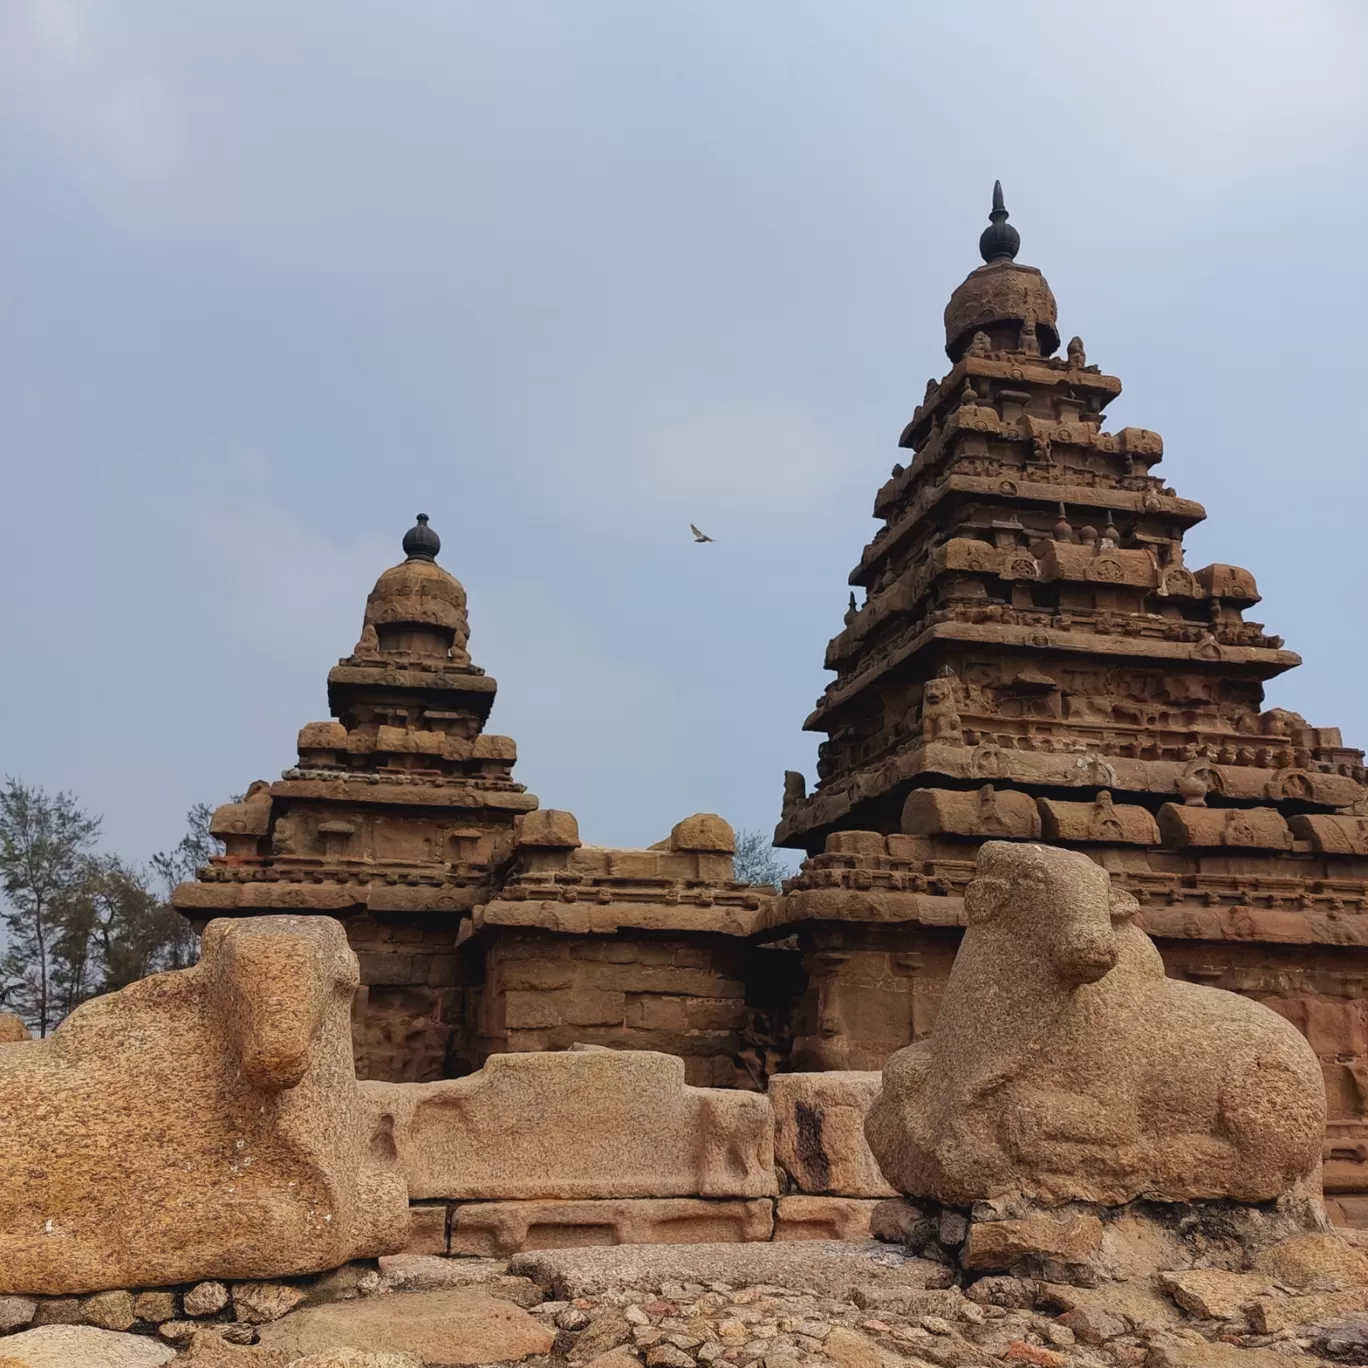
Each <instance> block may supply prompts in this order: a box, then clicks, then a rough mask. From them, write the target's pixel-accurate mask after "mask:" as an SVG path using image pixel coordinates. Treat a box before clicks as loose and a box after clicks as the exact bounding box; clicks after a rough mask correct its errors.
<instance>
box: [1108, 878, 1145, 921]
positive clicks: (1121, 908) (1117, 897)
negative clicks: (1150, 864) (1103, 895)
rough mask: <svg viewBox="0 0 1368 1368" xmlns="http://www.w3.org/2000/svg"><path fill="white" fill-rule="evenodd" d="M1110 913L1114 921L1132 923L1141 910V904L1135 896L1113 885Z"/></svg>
mask: <svg viewBox="0 0 1368 1368" xmlns="http://www.w3.org/2000/svg"><path fill="white" fill-rule="evenodd" d="M1109 901H1110V908H1109V910H1110V912H1111V918H1112V920H1113V921H1130V919H1131V918H1132V917H1133V916H1135V914H1136V913H1137V912H1139V910H1140V904H1139V903H1138V902H1137V901H1136V900H1135V895H1134V894H1132V893H1127V892H1126V890H1125V889H1124V888H1117V886H1116V885H1115V884H1113V885H1112V888H1111V894H1110V899H1109Z"/></svg>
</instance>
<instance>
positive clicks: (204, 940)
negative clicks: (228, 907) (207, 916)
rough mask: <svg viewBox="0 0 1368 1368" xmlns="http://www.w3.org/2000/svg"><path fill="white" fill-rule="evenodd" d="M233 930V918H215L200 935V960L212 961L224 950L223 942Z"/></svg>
mask: <svg viewBox="0 0 1368 1368" xmlns="http://www.w3.org/2000/svg"><path fill="white" fill-rule="evenodd" d="M232 929H233V919H232V918H231V917H215V918H214V920H213V921H211V922H210V923H209V925H208V926H206V927H205V928H204V931H203V933H202V934H201V935H200V959H201V960H212V959H213V958H214V956H215V955H217V954H218V952H219V951H220V950H221V949H222V948H223V942H224V941H225V940H226V939H227V938H228V933H229V931H231V930H232Z"/></svg>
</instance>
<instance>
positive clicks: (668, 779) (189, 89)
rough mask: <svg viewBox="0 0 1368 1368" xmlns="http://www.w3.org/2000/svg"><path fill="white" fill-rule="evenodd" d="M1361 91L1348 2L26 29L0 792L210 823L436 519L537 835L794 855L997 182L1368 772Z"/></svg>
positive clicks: (897, 4)
mask: <svg viewBox="0 0 1368 1368" xmlns="http://www.w3.org/2000/svg"><path fill="white" fill-rule="evenodd" d="M1365 70H1368V7H1366V6H1364V5H1363V4H1362V3H1361V0H1346V2H1345V3H1334V0H1298V3H1296V4H1292V3H1287V2H1286V0H1279V3H1268V2H1267V0H1198V3H1195V4H1194V3H1183V4H1170V3H1158V2H1156V0H1144V2H1143V3H1140V2H1139V0H1136V3H1130V4H1122V3H1114V4H1108V5H1096V4H1067V3H1050V4H1046V3H1043V2H1042V3H1037V4H1007V3H1003V2H1002V0H986V2H985V3H981V4H977V5H973V6H967V5H959V4H944V3H940V4H935V5H930V4H922V3H916V0H888V3H880V2H878V0H855V2H854V3H837V0H827V2H826V3H804V2H803V0H748V2H747V3H741V4H735V3H724V0H691V2H690V3H669V2H668V0H651V2H650V3H642V0H620V2H619V0H573V2H572V0H562V3H556V4H550V3H534V0H499V2H498V3H489V2H488V0H486V2H485V3H457V2H456V0H441V2H440V3H438V2H437V0H429V2H420V0H400V2H397V3H391V4H381V3H377V2H376V0H371V2H370V3H349V2H348V0H313V2H312V3H308V2H306V0H290V2H289V3H280V0H272V2H271V3H269V4H267V3H245V2H244V0H221V2H220V3H210V2H209V0H195V3H186V2H185V0H160V3H147V2H146V0H103V3H81V0H3V2H2V3H0V178H3V206H4V207H3V216H2V217H0V475H2V477H3V478H0V570H2V571H3V576H4V599H3V619H2V621H3V628H4V630H3V636H0V642H3V646H2V647H0V649H2V650H3V669H0V772H8V773H12V774H17V775H21V776H23V777H24V778H26V779H27V780H29V781H31V782H34V783H41V784H44V785H46V786H47V787H49V788H69V789H72V790H74V791H75V792H76V793H77V794H78V795H79V796H80V797H81V798H82V800H84V802H85V803H86V804H88V805H89V806H90V807H91V808H92V809H94V810H96V811H98V812H102V813H103V814H104V817H105V830H106V837H107V842H108V844H110V845H111V846H113V847H115V848H117V849H119V850H121V851H123V852H124V853H126V854H128V855H131V856H142V855H145V854H147V853H148V852H150V851H152V850H154V849H156V848H158V847H160V846H165V845H167V844H169V843H171V842H172V841H174V839H175V838H176V836H177V834H178V830H179V825H180V818H181V814H182V812H183V811H184V809H185V808H186V807H187V806H188V805H189V804H190V803H191V802H193V801H195V800H197V799H207V800H211V801H215V802H217V801H221V800H223V799H224V798H226V796H227V795H228V794H229V793H230V792H231V791H234V790H241V789H242V788H244V787H245V786H246V785H247V783H248V782H249V781H250V780H252V779H255V778H258V777H273V776H275V775H276V774H277V773H278V772H279V771H280V770H281V769H282V768H284V767H285V766H286V765H288V764H289V763H290V762H291V760H292V758H293V746H294V737H295V732H296V730H297V729H298V727H299V726H300V725H301V724H302V723H304V722H307V721H311V720H313V719H317V718H322V717H325V716H326V715H327V705H326V698H325V688H324V679H325V675H326V673H327V670H328V667H329V665H331V664H332V663H333V662H334V660H335V659H336V658H337V657H338V656H339V655H340V654H343V653H344V652H346V651H347V650H349V649H350V647H351V645H352V643H353V642H354V641H355V639H356V636H357V633H358V630H359V626H360V620H361V610H362V606H363V603H364V600H365V596H366V593H367V591H368V590H369V588H370V585H371V583H372V582H373V581H374V579H375V577H376V575H377V574H378V573H379V572H380V571H381V570H383V569H384V568H385V567H386V566H387V565H390V564H392V563H393V562H394V561H396V560H398V559H399V558H400V553H399V538H400V536H401V535H402V534H403V532H404V530H405V529H406V528H407V527H408V526H409V525H410V523H411V521H412V518H413V515H414V513H416V512H418V511H419V510H422V511H423V512H426V513H429V514H430V515H431V518H432V523H433V526H434V527H436V528H437V529H438V531H439V532H440V533H441V536H442V539H443V543H444V549H443V553H442V564H444V565H445V566H446V567H447V568H448V569H449V570H451V571H452V573H454V574H455V575H457V576H458V577H459V578H460V579H461V580H462V581H463V582H464V583H465V585H466V587H467V589H468V590H469V593H470V602H471V626H472V636H471V650H472V653H473V655H474V658H475V660H476V661H477V662H478V663H480V664H482V665H483V666H485V668H486V669H488V670H489V671H490V672H491V673H492V674H493V675H495V676H496V677H497V679H498V681H499V686H500V687H499V698H498V702H497V703H496V705H495V710H494V715H493V718H492V721H491V726H492V728H493V729H494V730H496V731H500V732H506V733H508V734H509V735H512V736H514V737H515V738H516V739H517V741H518V743H519V747H520V754H521V759H520V761H519V765H518V773H519V775H520V776H521V778H522V779H523V780H524V781H525V782H526V783H527V784H528V785H529V787H530V788H531V789H532V790H533V791H534V792H535V793H537V794H538V795H539V796H540V798H541V800H542V802H543V804H545V805H548V806H555V807H568V808H570V809H572V810H574V811H575V812H577V813H578V814H579V817H580V823H581V829H582V831H583V832H584V834H585V836H586V838H587V839H590V840H596V841H602V842H609V843H640V842H650V841H652V840H655V839H658V838H659V837H661V836H662V835H663V834H664V833H665V832H666V831H667V830H668V828H669V827H670V825H671V824H672V823H673V822H674V821H676V820H678V819H679V818H680V817H683V816H684V815H686V814H688V813H690V812H693V811H696V810H699V809H704V810H716V811H718V812H721V813H723V814H725V815H726V816H727V817H729V818H730V819H731V820H732V821H734V822H735V823H737V824H738V825H743V826H751V827H760V826H764V827H767V826H769V825H770V824H772V823H773V822H774V820H775V819H776V817H777V815H778V807H779V797H780V792H781V778H782V772H783V770H784V769H785V768H790V767H793V768H803V769H806V770H807V771H808V772H809V774H811V769H812V757H813V752H814V746H815V742H814V739H813V738H811V737H808V736H806V735H805V734H804V733H803V732H801V731H800V730H799V728H800V724H801V722H802V719H803V717H804V715H805V714H806V713H807V711H808V709H809V708H810V707H811V705H812V702H813V700H814V699H815V698H816V696H817V694H818V693H819V691H820V690H821V688H822V686H823V681H824V679H825V677H826V676H825V675H824V672H823V670H822V668H821V662H822V652H823V647H824V644H825V642H826V640H827V638H828V637H829V636H831V635H832V634H833V633H834V632H835V631H836V630H838V629H839V627H840V622H841V613H842V611H843V609H844V606H845V600H846V593H847V589H846V585H845V577H846V574H847V572H848V571H849V569H850V567H851V566H852V565H853V564H854V562H855V560H856V558H857V556H858V554H859V551H860V548H861V547H862V545H863V544H864V543H865V541H866V540H867V539H868V537H869V536H870V534H871V533H872V532H873V530H874V526H875V524H874V523H873V522H872V521H871V519H870V516H869V511H870V507H871V504H872V499H873V495H874V491H875V489H876V488H877V487H878V485H879V484H880V482H881V481H882V480H883V479H884V478H885V477H886V475H887V473H888V469H889V467H890V466H891V465H892V463H893V461H894V460H896V459H897V456H898V452H897V451H896V449H895V444H896V441H897V437H898V433H899V432H900V430H901V429H902V427H903V424H904V423H905V422H906V421H907V419H908V418H909V417H910V416H911V413H912V410H913V408H914V407H915V405H916V403H917V402H918V400H919V399H920V397H921V394H922V391H923V388H924V386H925V383H926V379H927V377H928V376H929V375H931V374H932V373H933V372H934V373H935V374H937V375H939V374H941V373H942V372H943V370H944V366H945V358H944V353H943V352H942V350H941V348H942V344H943V336H942V332H941V321H940V320H941V310H942V309H943V307H944V305H945V301H946V299H947V298H948V296H949V293H950V291H951V289H952V288H953V287H954V286H955V285H956V284H957V283H958V281H959V280H960V279H961V278H962V277H963V276H964V275H965V274H966V272H967V271H968V270H970V269H971V268H972V267H973V266H974V265H976V264H977V260H978V258H977V255H976V250H975V244H976V242H977V238H978V234H979V232H980V230H981V228H982V227H983V225H984V222H985V215H986V212H987V209H988V207H989V206H988V200H989V192H990V189H991V186H992V182H993V179H994V177H1001V178H1002V181H1003V184H1004V186H1005V188H1006V192H1007V204H1008V207H1009V208H1010V209H1011V211H1012V222H1013V223H1014V224H1015V225H1016V226H1017V227H1018V228H1019V230H1020V232H1021V235H1022V243H1023V245H1022V251H1021V255H1020V258H1019V259H1020V260H1022V261H1026V262H1029V263H1031V264H1033V265H1037V266H1039V267H1041V269H1042V270H1044V272H1045V273H1046V275H1047V276H1048V278H1049V280H1050V283H1051V285H1052V286H1053V288H1054V291H1055V294H1056V296H1057V297H1058V299H1059V304H1060V327H1061V330H1062V332H1063V334H1064V336H1066V337H1067V336H1069V335H1070V334H1071V333H1075V332H1076V333H1081V334H1082V336H1083V338H1084V340H1085V342H1086V343H1087V347H1088V355H1089V359H1090V360H1093V361H1097V362H1099V363H1100V364H1101V365H1102V367H1103V369H1104V370H1107V371H1110V372H1112V373H1115V374H1119V375H1120V376H1121V377H1122V379H1123V380H1124V382H1125V385H1126V392H1125V394H1124V395H1123V396H1122V398H1121V399H1120V400H1118V401H1117V402H1116V404H1114V405H1113V407H1112V410H1111V415H1112V417H1111V423H1112V426H1113V427H1120V426H1124V425H1125V424H1128V423H1133V424H1137V425H1140V426H1144V427H1150V428H1154V429H1157V430H1158V431H1159V432H1161V433H1162V434H1163V435H1164V437H1165V440H1166V444H1167V451H1168V455H1167V458H1166V460H1165V462H1164V464H1163V466H1161V467H1160V471H1161V473H1163V474H1165V475H1166V477H1167V479H1168V480H1169V482H1170V483H1172V484H1174V485H1175V486H1176V487H1177V489H1178V490H1179V492H1180V493H1182V494H1184V495H1186V496H1188V497H1191V498H1195V499H1199V500H1201V501H1202V502H1203V503H1204V504H1205V505H1206V507H1207V510H1208V512H1209V514H1210V515H1211V516H1210V521H1209V522H1208V523H1207V524H1205V525H1204V526H1203V527H1202V528H1199V529H1198V530H1197V531H1196V532H1195V533H1194V534H1193V536H1192V538H1191V545H1192V550H1191V554H1190V556H1189V564H1192V565H1201V564H1205V563H1206V562H1207V561H1209V560H1225V561H1232V562H1234V563H1236V564H1240V565H1244V566H1247V567H1248V568H1249V569H1251V570H1252V571H1253V572H1254V573H1255V575H1256V576H1257V579H1258V583H1259V586H1260V588H1261V590H1262V592H1263V594H1264V603H1263V604H1262V605H1260V607H1259V609H1258V610H1256V611H1255V612H1254V614H1253V616H1254V617H1256V618H1258V619H1260V620H1263V621H1265V622H1267V623H1268V625H1269V628H1270V630H1272V631H1275V632H1279V633H1281V634H1283V635H1284V636H1285V637H1286V638H1287V641H1288V645H1289V646H1291V647H1292V648H1293V649H1295V650H1297V651H1300V652H1301V653H1302V655H1303V656H1304V658H1305V660H1306V665H1305V667H1304V668H1303V669H1301V670H1299V671H1295V672H1293V673H1292V674H1291V675H1289V676H1287V677H1285V679H1283V680H1281V681H1279V682H1277V683H1275V684H1274V685H1273V686H1272V688H1271V691H1270V696H1271V698H1272V700H1273V701H1275V702H1277V703H1279V704H1282V705H1284V706H1288V707H1293V708H1296V709H1297V710H1299V711H1301V712H1304V713H1305V714H1306V715H1307V716H1308V718H1309V719H1311V720H1312V721H1313V722H1314V723H1317V724H1319V725H1339V726H1341V727H1342V728H1343V729H1344V732H1345V736H1346V739H1347V740H1349V741H1350V742H1351V743H1357V744H1359V745H1362V744H1364V743H1368V690H1366V689H1365V685H1364V679H1365V671H1366V670H1368V651H1366V650H1365V645H1364V635H1365V621H1366V619H1368V614H1365V610H1364V593H1365V588H1366V587H1368V575H1366V574H1365V549H1364V548H1365V534H1364V529H1363V508H1364V504H1365V496H1368V476H1365V473H1364V472H1365V458H1364V438H1363V435H1362V433H1363V427H1362V415H1361V413H1360V411H1359V410H1360V406H1361V404H1362V402H1363V399H1362V396H1363V393H1364V382H1363V374H1364V367H1365V361H1366V360H1368V357H1365V340H1364V339H1365V324H1364V319H1365V316H1368V266H1366V265H1365V262H1368V251H1365V245H1364V233H1365V227H1364V225H1365V223H1366V222H1368V189H1366V188H1365V187H1368V174H1366V173H1368V164H1366V158H1365V151H1366V150H1368V84H1366V83H1365V80H1364V75H1363V73H1364V72H1365ZM691 521H692V522H696V523H698V524H699V525H700V526H701V527H703V528H705V529H706V530H707V531H709V532H711V533H712V534H713V536H715V537H716V538H717V541H716V544H715V545H712V546H695V545H694V544H693V542H692V540H691V539H690V537H689V533H688V524H689V522H691Z"/></svg>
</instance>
